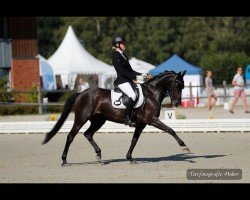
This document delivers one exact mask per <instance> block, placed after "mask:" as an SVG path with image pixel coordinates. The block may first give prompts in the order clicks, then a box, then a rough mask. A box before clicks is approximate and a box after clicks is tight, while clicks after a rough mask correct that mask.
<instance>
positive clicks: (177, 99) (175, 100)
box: [169, 70, 186, 107]
mask: <svg viewBox="0 0 250 200" xmlns="http://www.w3.org/2000/svg"><path fill="white" fill-rule="evenodd" d="M185 74H186V70H185V71H181V72H179V73H177V74H176V75H175V76H174V78H173V79H172V85H171V86H170V88H169V95H170V99H171V102H172V104H173V105H174V106H175V107H178V106H180V105H181V94H182V89H184V80H183V77H184V75H185Z"/></svg>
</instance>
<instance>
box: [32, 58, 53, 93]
mask: <svg viewBox="0 0 250 200" xmlns="http://www.w3.org/2000/svg"><path fill="white" fill-rule="evenodd" d="M36 57H37V58H38V59H39V70H40V76H41V77H42V87H43V89H44V90H55V89H56V78H55V75H54V72H53V69H52V67H51V65H50V64H49V63H48V62H47V60H46V59H45V58H44V57H43V56H41V55H40V54H38V55H37V56H36Z"/></svg>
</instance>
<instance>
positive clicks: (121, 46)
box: [120, 43, 126, 51]
mask: <svg viewBox="0 0 250 200" xmlns="http://www.w3.org/2000/svg"><path fill="white" fill-rule="evenodd" d="M120 48H121V50H122V51H125V49H126V47H125V43H120Z"/></svg>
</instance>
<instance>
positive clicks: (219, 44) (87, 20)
mask: <svg viewBox="0 0 250 200" xmlns="http://www.w3.org/2000/svg"><path fill="white" fill-rule="evenodd" d="M37 21H38V39H39V41H38V45H39V53H40V54H41V55H43V56H45V57H46V58H48V57H50V56H51V55H52V54H53V53H54V52H55V50H56V49H57V48H58V46H59V45H60V43H61V42H62V39H63V37H64V35H65V33H66V31H67V28H68V26H69V25H71V26H72V27H73V29H74V31H75V33H76V35H77V37H78V39H79V40H80V41H81V42H82V44H83V45H84V47H85V48H86V50H87V51H89V52H90V53H91V54H92V55H93V56H95V57H96V58H97V59H100V60H102V61H104V62H106V63H108V64H112V63H111V41H112V38H113V37H114V36H115V35H123V36H124V37H125V38H126V39H127V54H128V55H129V57H132V56H133V57H136V58H138V59H141V60H145V61H147V62H149V63H152V64H153V65H156V66H157V65H159V64H161V63H162V62H164V61H165V60H166V59H168V57H170V56H171V55H172V54H174V53H176V54H178V55H179V56H181V57H182V58H184V59H186V60H187V61H188V62H190V63H192V64H194V65H196V66H200V67H201V68H202V69H203V71H206V70H207V69H212V70H213V74H214V79H215V82H216V83H219V84H221V83H222V80H224V79H225V80H227V81H228V82H231V78H232V76H233V74H234V73H235V67H236V66H242V67H243V68H244V67H245V66H246V65H247V64H249V61H250V60H249V58H250V34H249V32H250V17H99V16H98V17H96V16H94V17H38V20H37Z"/></svg>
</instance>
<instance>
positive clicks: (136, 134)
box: [126, 124, 146, 164]
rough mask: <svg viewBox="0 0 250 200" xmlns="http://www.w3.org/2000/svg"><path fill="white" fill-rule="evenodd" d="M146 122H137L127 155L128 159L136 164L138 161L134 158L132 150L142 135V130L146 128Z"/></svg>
mask: <svg viewBox="0 0 250 200" xmlns="http://www.w3.org/2000/svg"><path fill="white" fill-rule="evenodd" d="M145 126H146V124H137V125H136V129H135V132H134V135H133V138H132V141H131V145H130V147H129V150H128V153H127V155H126V157H127V159H128V160H129V161H130V164H136V163H137V162H136V161H135V160H134V159H133V158H132V152H133V150H134V147H135V145H136V143H137V141H138V139H139V137H140V135H141V132H142V130H143V129H144V128H145Z"/></svg>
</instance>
